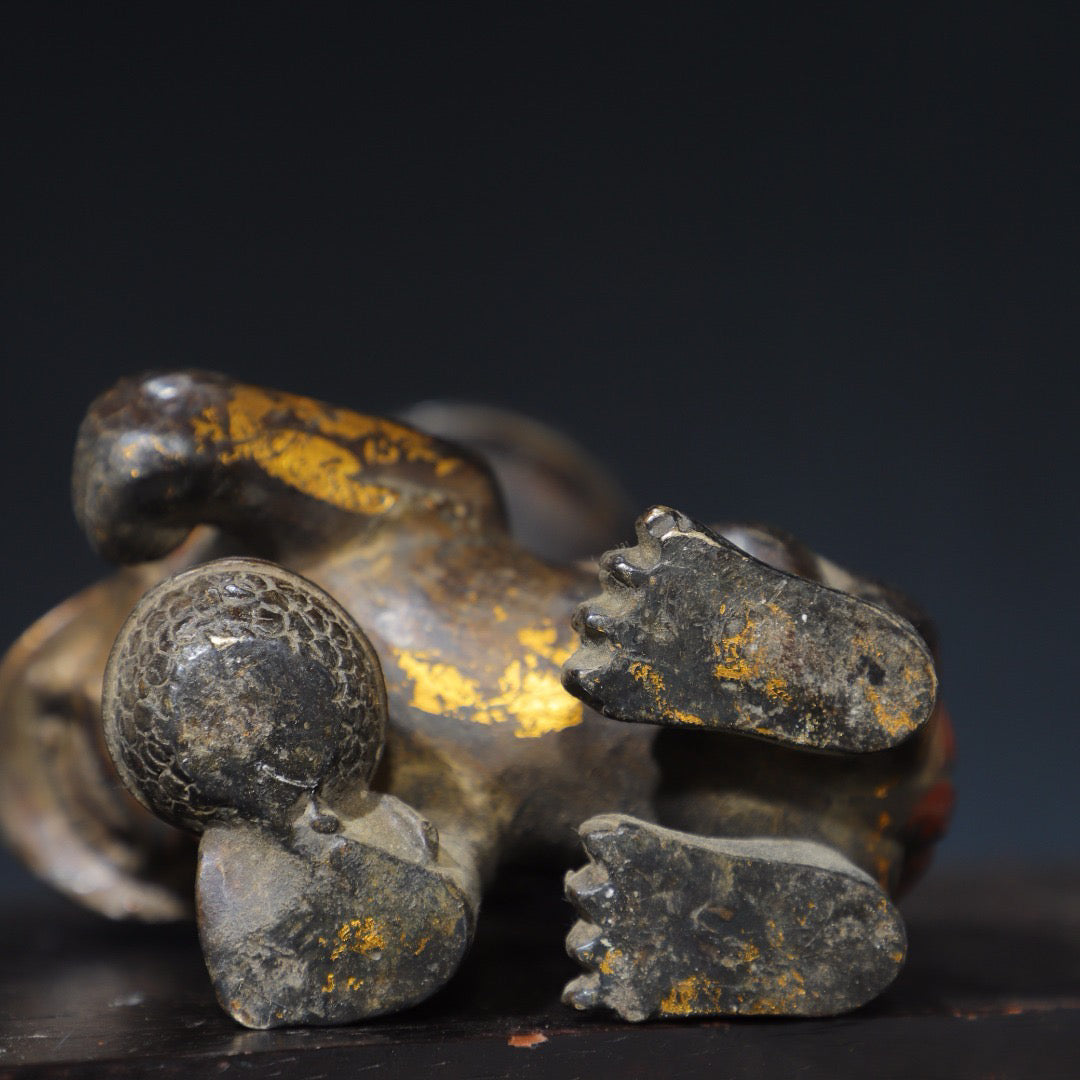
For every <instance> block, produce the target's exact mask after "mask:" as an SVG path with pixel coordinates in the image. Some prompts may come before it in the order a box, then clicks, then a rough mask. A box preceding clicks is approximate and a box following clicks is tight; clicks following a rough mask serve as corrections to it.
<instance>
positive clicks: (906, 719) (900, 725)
mask: <svg viewBox="0 0 1080 1080" xmlns="http://www.w3.org/2000/svg"><path fill="white" fill-rule="evenodd" d="M851 644H852V645H853V646H854V648H855V649H857V650H858V651H859V652H862V653H864V654H865V655H866V656H873V657H875V658H877V659H878V660H880V661H882V662H884V660H885V652H884V650H883V648H882V647H881V645H880V644H878V643H877V642H875V641H871V640H870V639H868V638H865V637H862V636H861V635H857V636H855V637H853V638H852V639H851ZM901 676H902V678H903V679H904V681H905V682H907V683H912V682H914V681H915V680H916V678H917V676H916V675H915V673H914V672H913V671H912V670H911V669H910V668H909V667H907V666H905V667H904V670H903V672H902V673H901ZM863 693H864V694H865V695H866V700H867V701H868V702H869V704H870V710H871V712H873V714H874V719H875V720H876V721H877V722H878V725H879V726H880V727H881V728H882V730H884V731H887V732H888V733H889V734H890V735H891V736H892V737H893V738H894V739H899V738H900V737H901V736H904V735H907V734H909V733H910V732H912V731H914V730H915V728H916V727H917V726H918V725H917V724H916V723H914V721H913V720H912V718H911V715H910V714H909V713H908V712H907V711H906V710H905V709H900V708H897V707H896V706H895V705H892V704H891V703H890V702H887V701H885V700H883V699H882V696H881V694H880V693H879V692H878V690H876V689H875V688H874V687H873V686H865V687H864V688H863Z"/></svg>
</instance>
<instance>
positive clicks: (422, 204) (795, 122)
mask: <svg viewBox="0 0 1080 1080" xmlns="http://www.w3.org/2000/svg"><path fill="white" fill-rule="evenodd" d="M128 7H129V8H130V10H124V9H123V8H122V7H113V6H110V5H104V4H94V5H78V6H76V5H60V4H47V5H46V4H39V3H38V4H31V5H25V6H20V5H16V4H8V5H5V6H4V7H3V9H2V12H0V23H2V25H0V39H2V40H3V49H4V52H5V54H6V55H5V56H4V59H3V65H2V67H3V80H4V83H5V86H4V93H3V107H4V111H5V123H4V135H3V143H2V155H3V167H2V176H3V181H4V188H5V193H4V195H3V207H4V211H5V214H4V244H3V250H4V258H3V268H4V274H5V281H4V292H3V328H4V335H5V339H6V340H5V341H4V343H3V356H4V376H5V384H6V394H5V395H4V424H3V427H2V429H0V430H2V436H0V437H2V439H3V446H2V450H3V453H2V460H3V462H4V470H5V474H4V475H5V487H4V491H5V495H6V503H5V505H6V507H7V512H6V513H5V515H4V528H3V530H2V535H0V542H2V544H3V564H2V565H3V595H4V603H3V606H2V608H0V618H2V626H0V638H2V642H3V644H4V645H6V644H7V643H9V642H10V641H11V640H12V639H13V638H14V637H15V636H16V635H17V633H18V632H19V631H20V630H21V629H22V628H23V627H24V626H25V625H26V624H28V623H29V622H30V621H31V620H32V619H34V618H35V617H36V616H37V615H38V614H40V613H41V612H43V611H44V610H45V609H46V608H48V607H49V606H51V605H52V604H54V603H56V602H58V601H60V600H61V599H63V598H64V597H66V596H67V595H68V594H70V593H71V592H72V591H74V590H76V589H78V588H79V587H81V586H82V585H84V584H85V583H87V582H89V581H90V580H92V579H93V578H95V577H97V576H98V575H100V574H101V573H102V572H103V568H102V567H101V566H100V565H99V564H98V562H97V561H96V560H95V558H94V557H93V556H92V555H91V554H90V552H89V551H88V549H87V547H86V545H85V543H84V541H83V540H82V538H81V537H80V535H79V534H78V532H77V530H76V528H75V525H74V523H73V521H72V519H71V516H70V511H69V508H68V502H67V472H68V466H69V458H70V451H71V442H72V438H73V435H74V431H75V427H76V425H77V423H78V421H79V418H80V415H81V413H82V411H83V409H84V408H85V406H86V405H87V403H88V402H89V401H90V399H91V398H92V397H93V396H94V395H95V394H96V393H98V392H100V391H101V390H102V389H103V388H105V387H106V386H107V385H109V384H110V383H111V382H112V381H113V380H114V379H115V378H117V377H118V376H119V375H121V374H123V373H126V372H131V371H137V370H141V369H145V368H148V367H159V368H161V367H174V366H198V367H203V368H212V369H220V370H223V371H228V372H231V373H234V374H236V375H238V376H242V377H246V378H249V379H252V380H256V381H260V382H263V383H267V384H269V385H273V386H278V387H282V388H286V389H292V390H297V391H301V392H305V393H309V394H312V395H315V396H319V397H324V398H328V399H331V400H334V401H339V402H341V403H343V404H350V405H352V406H354V407H357V408H360V409H364V410H368V411H386V410H390V409H393V408H396V407H399V406H401V405H404V404H406V403H408V402H410V401H413V400H416V399H419V398H425V397H440V396H441V397H454V398H464V399H482V400H487V401H492V402H498V403H502V404H505V405H509V406H513V407H516V408H519V409H523V410H526V411H528V412H531V413H533V414H535V415H537V416H539V417H542V418H544V419H547V420H549V421H552V422H555V423H557V424H559V425H560V426H562V427H564V428H566V429H568V430H569V431H571V432H573V433H574V434H576V436H577V437H578V438H579V439H580V440H581V441H582V442H583V443H585V444H586V445H587V446H589V447H590V448H591V449H592V450H594V451H595V452H596V453H597V454H598V455H600V456H601V457H602V458H603V459H604V460H606V461H607V462H608V463H609V465H610V466H612V467H613V468H614V469H615V470H617V471H618V472H619V473H620V474H621V475H622V476H623V477H624V478H625V479H626V482H627V485H628V486H629V488H630V489H631V491H632V493H633V495H634V497H635V499H636V501H637V502H639V503H640V504H641V505H642V506H644V505H645V504H647V503H649V502H652V501H663V502H668V503H671V504H674V505H676V506H678V507H680V508H682V509H684V510H686V511H688V512H690V513H692V514H694V515H696V516H700V517H704V518H706V519H708V518H716V517H721V516H723V517H745V518H756V519H762V520H767V521H772V522H775V523H777V524H781V525H784V526H786V527H788V528H790V529H791V530H793V531H795V532H796V533H798V534H799V535H801V536H802V537H803V538H804V539H805V540H807V541H808V542H809V543H811V544H812V545H813V546H815V547H817V548H818V549H819V550H821V551H823V552H824V553H826V554H828V555H830V556H831V557H833V558H834V559H836V560H838V561H841V562H844V563H846V564H849V565H851V566H852V567H855V568H859V569H863V570H866V571H869V572H871V573H873V574H876V575H878V576H881V577H884V578H887V579H889V580H891V581H894V582H895V583H897V584H900V585H902V586H903V587H905V588H906V589H908V590H909V591H910V592H911V593H912V594H914V595H915V596H916V597H918V598H919V599H921V600H922V602H923V603H924V604H925V605H926V606H927V607H929V608H930V609H931V610H932V611H933V612H934V613H935V614H936V615H937V618H938V620H939V623H940V627H941V631H942V634H943V638H944V644H945V670H944V687H945V693H946V694H947V697H948V700H949V702H950V705H951V707H952V710H953V714H954V718H955V721H956V727H957V731H958V736H959V753H960V758H959V765H958V768H957V781H958V787H959V796H960V801H959V808H958V813H957V816H956V820H955V827H954V829H953V832H952V835H951V837H950V839H949V840H948V841H947V842H946V845H945V848H944V853H943V858H946V859H954V860H955V859H962V858H965V857H984V856H990V855H995V856H1002V857H1015V856H1034V857H1053V856H1075V854H1076V852H1077V850H1078V847H1080V845H1078V840H1080V801H1078V798H1077V788H1078V784H1077V782H1076V770H1077V764H1078V759H1077V742H1078V740H1077V734H1076V706H1075V692H1074V686H1075V671H1074V667H1075V662H1074V650H1075V645H1076V629H1077V617H1076V610H1077V600H1076V597H1075V595H1074V590H1075V588H1076V586H1075V583H1074V581H1073V570H1072V562H1073V559H1072V555H1073V552H1072V547H1073V539H1074V537H1075V536H1076V535H1077V497H1076V490H1075V487H1076V479H1075V473H1076V444H1075V440H1074V430H1075V426H1076V412H1077V396H1076V390H1075V387H1074V384H1073V379H1072V374H1073V368H1074V366H1075V355H1076V347H1077V343H1078V334H1077V314H1078V311H1077V299H1078V291H1077V287H1078V255H1080V245H1078V232H1080V230H1078V211H1077V200H1078V192H1080V187H1078V181H1080V176H1078V168H1077V163H1078V156H1077V153H1076V150H1077V147H1076V140H1077V128H1078V120H1080V111H1078V108H1077V106H1078V104H1080V95H1078V87H1077V78H1076V68H1077V63H1078V61H1077V56H1078V55H1080V49H1078V45H1080V37H1078V34H1077V30H1078V25H1077V18H1076V16H1075V14H1074V10H1075V9H1074V8H1073V7H1072V5H1065V4H1062V5H1027V4H1023V3H1018V4H1008V5H1005V4H992V3H978V4H952V5H932V6H927V7H919V6H915V7H912V6H910V5H897V6H896V7H894V8H888V7H886V6H885V5H877V4H869V5H867V4H862V3H858V4H851V5H827V6H819V5H801V4H799V5H796V4H792V5H791V6H789V7H772V6H768V5H760V4H747V5H742V10H730V11H729V10H726V9H725V8H724V7H723V6H721V5H713V4H687V3H682V4H673V5H665V4H652V5H647V6H640V5H634V4H626V3H619V4H616V3H611V4H603V5H597V4H589V3H573V4H558V3H544V4H528V5H522V4H505V3H497V4H490V5H478V4H468V3H442V2H439V3H431V4H415V3H407V4H406V3H400V4H388V5H368V4H328V3H320V4H293V5H276V4H268V3H258V4H235V3H234V4H213V5H199V4H183V5H180V4H173V5H166V4H158V5H150V6H149V8H148V9H144V7H143V6H142V5H128ZM811 8H813V9H814V10H810V9H811ZM12 873H13V872H12ZM11 880H17V878H15V877H12V878H11Z"/></svg>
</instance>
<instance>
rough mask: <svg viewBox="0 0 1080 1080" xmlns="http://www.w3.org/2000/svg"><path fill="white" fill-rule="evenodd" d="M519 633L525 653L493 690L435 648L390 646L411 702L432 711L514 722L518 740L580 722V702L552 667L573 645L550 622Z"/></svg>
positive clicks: (483, 720) (476, 720) (508, 667)
mask: <svg viewBox="0 0 1080 1080" xmlns="http://www.w3.org/2000/svg"><path fill="white" fill-rule="evenodd" d="M517 636H518V641H519V642H520V643H521V645H522V646H523V648H524V652H523V653H522V655H521V657H520V658H518V659H514V660H511V661H510V662H509V663H508V664H507V665H506V666H505V667H504V668H503V670H502V673H501V674H500V675H499V677H498V679H497V680H496V690H495V692H494V693H489V692H487V691H486V689H485V687H484V686H483V685H482V684H481V682H480V680H479V679H476V678H474V677H473V676H472V675H467V674H465V673H464V672H463V671H461V670H460V669H459V668H457V667H455V666H454V665H453V664H448V663H446V662H445V661H444V660H442V659H440V658H439V656H438V654H436V653H430V652H412V651H409V650H407V649H394V657H395V659H396V660H397V663H398V667H400V668H401V670H402V671H403V672H404V673H405V675H406V676H407V677H408V678H409V679H410V680H411V681H412V684H413V692H412V698H411V700H410V701H409V704H410V705H411V706H412V707H413V708H415V709H419V710H420V711H421V712H426V713H430V714H432V715H434V716H446V715H453V714H455V713H458V714H461V713H464V714H466V715H465V719H468V720H471V721H472V722H473V723H474V724H484V725H492V724H514V725H515V728H514V734H515V735H516V736H517V737H518V738H519V739H536V738H539V737H540V736H542V735H547V734H549V733H550V732H553V731H562V730H564V729H565V728H569V727H574V726H576V725H577V724H580V723H581V722H582V720H583V719H584V711H583V706H582V704H581V702H579V701H577V700H575V699H574V698H572V697H571V696H570V695H569V694H568V693H567V692H566V691H565V690H564V689H563V687H562V683H561V682H560V680H559V672H558V667H557V666H556V665H560V664H562V663H563V662H564V661H565V660H566V659H567V658H568V657H569V656H570V653H571V651H572V650H571V649H570V648H569V647H566V646H562V645H560V644H558V632H557V631H556V629H555V627H554V626H546V627H545V626H541V627H525V628H523V629H521V630H519V631H518V635H517Z"/></svg>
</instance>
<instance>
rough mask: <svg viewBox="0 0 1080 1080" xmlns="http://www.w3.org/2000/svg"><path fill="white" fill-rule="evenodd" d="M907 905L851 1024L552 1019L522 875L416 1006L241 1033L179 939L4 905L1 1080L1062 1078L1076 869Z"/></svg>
mask: <svg viewBox="0 0 1080 1080" xmlns="http://www.w3.org/2000/svg"><path fill="white" fill-rule="evenodd" d="M903 907H904V910H905V912H906V913H907V915H908V919H909V933H910V954H909V960H908V964H907V967H906V968H905V970H904V971H903V973H902V974H901V976H900V978H899V979H898V980H897V982H896V983H895V984H894V986H893V987H892V988H891V989H890V990H889V992H888V993H887V994H886V995H885V996H884V997H882V998H881V999H880V1000H879V1001H877V1002H875V1003H874V1004H872V1005H870V1006H868V1007H867V1008H864V1009H862V1010H860V1011H859V1012H857V1013H855V1014H852V1015H850V1016H846V1017H841V1018H838V1019H835V1020H814V1021H785V1020H739V1021H736V1022H709V1023H702V1022H680V1023H653V1024H644V1025H628V1024H622V1023H619V1022H617V1021H615V1020H613V1019H610V1018H606V1017H601V1018H590V1017H582V1016H578V1015H577V1014H575V1013H573V1012H571V1011H569V1010H567V1009H566V1008H564V1007H563V1006H562V1005H560V1004H559V990H560V987H561V986H562V983H563V982H564V981H565V980H566V979H567V978H568V977H570V976H571V975H573V974H574V973H575V971H576V968H575V967H574V965H573V964H572V963H571V962H570V961H569V960H568V959H567V958H566V957H565V955H564V954H563V952H562V944H561V938H562V935H563V933H565V930H566V928H567V927H568V926H569V925H570V923H571V922H572V919H573V916H572V914H571V911H570V908H569V906H568V905H566V904H565V903H564V902H563V901H562V900H561V899H560V896H559V886H558V882H557V880H555V879H551V878H542V877H536V876H528V877H522V878H519V879H516V880H514V881H513V882H511V883H509V884H507V885H506V886H504V887H503V888H502V889H501V890H500V893H499V894H498V895H497V896H496V897H493V898H492V899H491V900H490V901H489V902H488V904H487V906H486V908H485V910H484V912H483V913H482V916H481V929H480V933H479V936H478V940H477V943H476V947H475V948H474V950H473V951H472V953H471V954H470V956H469V958H468V959H467V961H466V963H465V965H464V966H463V968H462V970H461V972H460V973H459V975H458V977H457V978H456V979H455V981H454V983H453V984H452V985H451V986H450V987H448V988H447V989H446V990H444V991H443V992H442V993H441V994H439V995H438V996H437V997H436V998H434V999H432V1000H431V1001H430V1002H428V1003H426V1004H425V1005H423V1006H421V1007H420V1008H418V1009H414V1010H412V1011H411V1012H409V1013H407V1014H404V1015H401V1016H398V1017H395V1018H390V1019H386V1020H379V1021H376V1022H373V1023H369V1024H367V1025H364V1026H362V1027H355V1028H335V1029H319V1030H311V1029H309V1030H292V1031H276V1032H256V1031H246V1030H244V1029H243V1028H240V1027H238V1026H237V1025H235V1024H234V1023H232V1022H231V1021H230V1020H229V1019H228V1018H227V1017H226V1016H225V1015H224V1014H223V1013H222V1012H221V1011H220V1010H219V1009H218V1007H217V1005H216V1003H215V1001H214V998H213V994H212V993H211V991H210V987H209V984H208V982H207V979H206V975H205V971H204V970H203V967H202V959H201V956H200V953H199V948H198V943H197V940H196V937H195V932H194V929H193V928H192V927H190V926H173V927H146V926H125V925H113V924H110V923H106V922H104V921H102V920H100V919H98V918H96V917H94V916H91V915H89V914H86V913H84V912H82V911H80V910H77V909H76V908H75V907H73V906H72V905H70V904H68V903H67V902H66V901H64V900H62V899H60V898H58V897H56V896H54V895H53V894H51V893H49V892H47V891H46V890H45V889H44V888H40V889H39V888H37V887H34V888H31V889H29V890H27V889H23V890H21V891H20V892H18V893H16V894H15V895H13V896H11V897H10V898H8V899H7V900H6V901H4V902H3V903H2V904H0V908H2V916H3V917H2V918H0V1077H8V1076H11V1077H15V1076H18V1077H29V1076H42V1077H54V1078H55V1077H77V1076H106V1077H114V1076H115V1077H134V1076H139V1077H144V1076H149V1077H217V1076H224V1077H229V1076H242V1077H252V1078H255V1077H259V1078H261V1077H267V1078H269V1077H280V1078H282V1080H300V1078H303V1080H315V1078H317V1077H327V1078H331V1077H350V1078H354V1077H361V1076H364V1077H366V1076H368V1075H371V1076H374V1077H397V1076H403V1077H413V1076H416V1077H421V1076H423V1077H426V1076H433V1077H440V1078H443V1077H445V1078H451V1077H511V1076H512V1077H556V1076H557V1077H582V1078H593V1077H607V1076H611V1077H620V1078H631V1077H653V1076H656V1077H679V1076H708V1077H710V1078H711V1080H723V1078H725V1077H742V1076H753V1077H784V1078H785V1080H788V1078H792V1077H798V1078H800V1080H805V1078H816V1077H822V1078H827V1080H836V1078H838V1077H847V1076H873V1077H876V1078H885V1080H887V1078H890V1077H903V1078H918V1080H929V1078H934V1077H985V1078H990V1077H993V1078H995V1080H1004V1078H1010V1077H1017V1078H1025V1080H1026V1078H1039V1080H1043V1078H1053V1077H1069V1078H1076V1077H1080V865H1071V866H1059V867H1056V868H1048V867H1042V868H1024V867H1019V866H1010V867H993V866H987V865H983V866H979V867H972V868H970V869H966V870H963V869H949V868H941V869H937V870H935V871H932V872H931V875H930V877H929V878H928V880H927V881H926V882H924V883H923V885H922V886H921V887H920V888H919V889H917V890H916V892H915V893H914V894H913V895H912V897H911V898H910V899H909V900H908V901H906V902H905V903H904V905H903Z"/></svg>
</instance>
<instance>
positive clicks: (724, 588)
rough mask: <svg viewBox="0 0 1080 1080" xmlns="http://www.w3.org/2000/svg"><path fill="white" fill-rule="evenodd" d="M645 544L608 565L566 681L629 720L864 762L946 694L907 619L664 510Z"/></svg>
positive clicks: (640, 529) (650, 520) (576, 621)
mask: <svg viewBox="0 0 1080 1080" xmlns="http://www.w3.org/2000/svg"><path fill="white" fill-rule="evenodd" d="M637 540H638V543H637V544H636V545H635V546H633V547H628V548H619V549H616V550H614V551H611V552H608V553H607V554H606V555H605V556H604V557H603V558H602V559H601V562H600V583H601V592H600V594H599V595H598V596H596V597H594V598H592V599H590V600H588V601H587V602H586V603H584V604H583V605H581V606H580V607H579V608H578V610H577V611H576V612H575V614H574V617H573V625H574V627H575V629H576V630H577V631H578V634H579V635H580V637H581V645H580V647H579V648H578V650H577V651H576V652H575V653H574V654H573V655H572V656H571V657H570V659H569V660H568V661H567V663H566V665H565V667H564V669H563V683H564V685H565V686H566V688H567V689H568V690H569V691H570V692H571V693H573V694H575V695H576V696H578V697H580V698H582V699H583V700H584V701H586V702H587V703H588V704H589V705H591V706H592V707H593V708H595V709H597V710H598V711H600V712H603V713H604V714H605V715H607V716H612V717H615V718H617V719H620V720H631V721H642V722H646V723H653V724H663V725H666V726H674V727H697V728H706V729H712V730H727V731H738V732H741V733H744V734H748V735H754V736H757V737H760V738H766V739H773V740H776V741H778V742H782V743H786V744H788V745H793V746H804V747H807V748H812V749H817V750H832V751H842V752H865V751H871V750H881V749H886V748H888V747H890V746H894V745H896V744H897V743H899V742H902V741H903V740H904V739H906V738H908V737H909V736H910V735H911V734H912V733H913V732H914V731H915V730H917V729H918V727H919V726H920V725H921V724H923V723H924V722H925V720H926V719H927V718H928V717H929V715H930V711H931V709H932V708H933V704H934V701H935V699H936V694H937V678H936V674H935V671H934V664H933V660H932V658H931V656H930V652H929V650H928V649H927V647H926V644H925V642H924V641H923V640H922V638H921V637H920V636H919V634H918V633H917V631H916V630H915V628H914V627H913V626H912V625H911V624H910V623H908V622H907V621H906V620H905V619H903V618H901V617H900V616H899V615H897V614H895V613H893V612H891V611H889V610H886V609H885V608H882V607H879V606H877V605H876V604H872V603H869V602H867V601H865V600H861V599H858V598H856V597H854V596H851V595H849V594H847V593H843V592H839V591H837V590H835V589H830V588H828V587H826V586H824V585H821V584H819V583H817V582H813V581H809V580H807V579H805V578H801V577H796V576H793V575H791V574H787V573H784V572H783V571H780V570H777V569H775V568H774V567H771V566H768V565H766V564H765V563H763V562H760V561H759V560H757V559H755V558H753V557H752V556H750V555H748V554H747V553H746V552H744V551H742V550H741V549H739V548H737V547H735V546H734V545H733V544H731V543H729V542H728V541H727V540H725V539H723V538H722V537H720V536H717V535H715V534H714V533H712V532H710V531H709V530H708V529H707V528H705V527H704V526H702V525H699V524H697V523H696V522H694V521H692V520H691V519H689V518H688V517H686V516H685V515H684V514H680V513H679V512H678V511H675V510H671V509H668V508H667V507H653V508H652V509H651V510H649V511H648V512H647V513H646V514H644V515H643V516H642V517H641V518H640V519H639V521H638V523H637Z"/></svg>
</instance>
